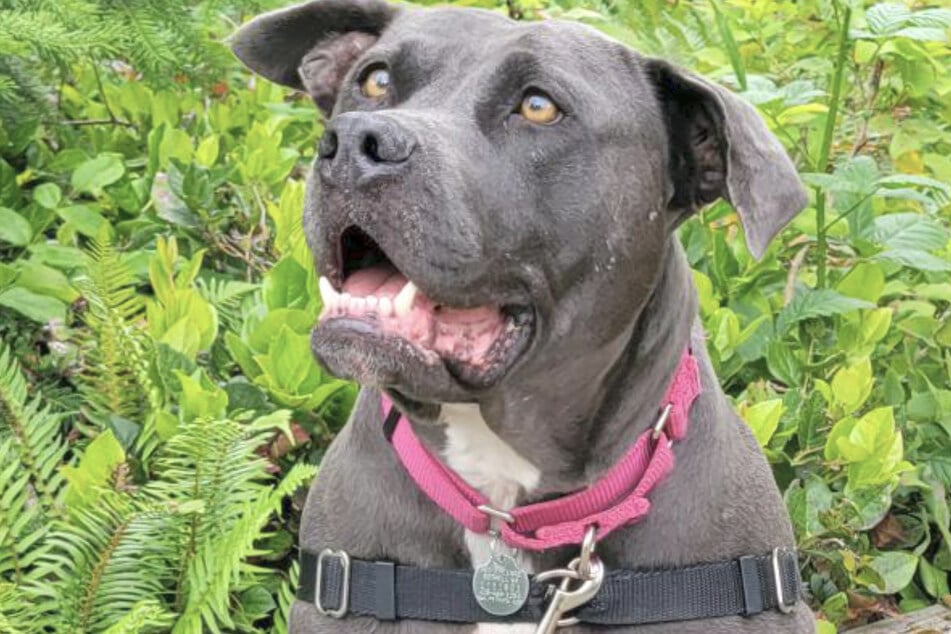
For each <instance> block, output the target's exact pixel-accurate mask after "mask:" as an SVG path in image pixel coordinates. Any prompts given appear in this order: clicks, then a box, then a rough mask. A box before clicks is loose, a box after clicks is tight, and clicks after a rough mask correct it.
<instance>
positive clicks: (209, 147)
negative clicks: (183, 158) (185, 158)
mask: <svg viewBox="0 0 951 634" xmlns="http://www.w3.org/2000/svg"><path fill="white" fill-rule="evenodd" d="M217 160H218V135H217V134H214V135H212V136H210V137H208V138H206V139H204V140H203V141H202V142H201V143H199V144H198V149H197V150H195V162H196V163H198V164H199V165H201V166H203V167H211V166H213V165H214V164H215V162H216V161H217Z"/></svg>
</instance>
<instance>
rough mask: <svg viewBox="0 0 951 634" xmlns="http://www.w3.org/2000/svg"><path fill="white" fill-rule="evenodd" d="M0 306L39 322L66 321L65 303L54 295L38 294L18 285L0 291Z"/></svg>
mask: <svg viewBox="0 0 951 634" xmlns="http://www.w3.org/2000/svg"><path fill="white" fill-rule="evenodd" d="M0 306H6V307H7V308H12V309H13V310H15V311H17V312H19V313H21V314H23V315H25V316H27V317H29V318H30V319H32V320H34V321H38V322H40V323H47V322H49V321H51V320H54V319H55V320H58V321H61V322H62V321H66V304H65V303H64V302H62V301H60V300H58V299H56V298H55V297H50V296H48V295H39V294H37V293H34V292H33V291H30V290H27V289H25V288H22V287H19V286H13V287H9V288H6V289H4V290H3V291H0Z"/></svg>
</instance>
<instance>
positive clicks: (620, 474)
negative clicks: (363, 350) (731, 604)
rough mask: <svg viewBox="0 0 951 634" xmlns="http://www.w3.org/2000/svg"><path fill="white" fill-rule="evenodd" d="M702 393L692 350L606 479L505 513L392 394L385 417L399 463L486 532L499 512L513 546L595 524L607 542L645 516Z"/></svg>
mask: <svg viewBox="0 0 951 634" xmlns="http://www.w3.org/2000/svg"><path fill="white" fill-rule="evenodd" d="M700 391H701V387H700V371H699V366H698V364H697V360H696V358H695V357H694V356H693V355H692V354H691V352H690V350H689V348H688V349H687V350H685V351H684V354H683V356H682V357H681V359H680V364H679V365H678V367H677V371H676V373H675V374H674V378H673V380H672V381H671V383H670V386H669V387H668V388H667V394H666V396H665V398H664V401H663V403H664V404H663V405H662V406H661V410H660V411H661V413H660V416H659V419H658V421H657V424H656V425H654V427H653V428H651V429H648V430H647V431H645V432H644V433H643V434H641V435H640V437H638V439H637V441H636V442H635V443H634V445H633V446H632V447H631V448H630V449H629V450H628V452H627V453H626V454H625V455H624V457H623V458H621V460H620V461H619V462H618V463H617V464H615V465H614V466H613V467H612V468H611V469H610V470H609V471H608V472H607V473H606V474H604V476H603V477H602V478H601V479H599V480H598V481H597V482H595V483H594V484H592V485H591V486H589V487H587V488H586V489H583V490H580V491H577V492H575V493H571V494H569V495H566V496H564V497H560V498H556V499H554V500H549V501H545V502H538V503H535V504H527V505H525V506H517V507H514V508H512V509H509V510H507V511H501V510H496V509H493V508H492V507H491V506H490V503H489V500H488V499H487V498H486V497H485V496H483V495H482V494H481V493H479V492H478V491H476V490H475V489H473V488H472V487H471V486H469V485H468V484H467V483H466V482H465V481H463V479H462V478H461V477H459V476H458V475H457V474H456V473H455V472H453V471H451V470H450V469H449V468H448V467H446V466H445V465H444V464H443V463H442V462H440V461H439V460H438V459H437V458H436V457H435V456H433V455H432V454H431V453H430V452H429V451H428V450H427V449H426V447H424V446H423V444H422V442H420V440H419V438H418V437H417V436H416V434H415V433H414V432H413V426H412V425H411V424H410V423H409V421H408V420H406V417H405V416H402V415H400V414H399V412H398V411H396V410H395V408H394V407H393V403H392V402H391V401H390V399H389V398H388V397H387V396H386V395H384V396H383V399H382V400H383V403H382V406H383V413H384V415H385V416H386V417H387V418H389V417H390V416H393V417H394V419H395V426H394V427H393V428H392V435H391V437H390V442H391V443H392V444H393V448H394V449H395V450H396V454H397V456H399V459H400V462H402V463H403V466H404V467H405V468H406V471H407V472H408V473H409V475H410V477H412V478H413V480H414V481H415V482H416V485H417V486H418V487H419V488H420V489H421V490H422V491H423V492H424V493H425V494H426V495H428V496H429V498H430V499H432V501H433V502H435V503H436V504H437V505H438V506H439V507H440V508H441V509H442V510H443V511H445V512H446V513H448V514H449V515H450V516H452V517H453V518H454V519H455V520H456V521H457V522H459V523H460V524H462V525H463V526H464V527H465V528H467V529H469V530H470V531H472V532H474V533H480V534H481V533H488V532H489V531H490V530H492V518H493V517H495V518H499V519H502V522H501V527H500V528H499V536H500V537H501V538H502V541H504V542H505V543H506V544H508V545H509V546H510V547H512V548H519V549H523V550H547V549H549V548H555V547H558V546H565V545H569V544H581V542H582V540H583V539H584V535H585V531H586V530H587V528H588V527H589V526H592V525H594V526H596V527H597V539H598V540H601V539H604V537H606V536H607V535H608V534H610V533H611V532H612V531H614V530H616V529H618V528H621V527H622V526H627V525H629V524H633V523H634V522H637V521H638V520H640V519H642V518H643V517H644V516H645V515H647V513H648V512H649V511H650V501H649V500H648V499H647V496H648V494H649V493H650V492H651V490H652V489H653V488H654V487H655V486H656V485H657V483H658V482H660V481H661V480H663V479H664V477H665V476H666V475H667V474H668V473H669V472H670V470H671V469H672V468H673V466H674V455H673V452H672V451H671V448H670V445H671V443H672V442H673V441H674V440H681V439H682V438H683V437H684V436H685V435H686V433H687V425H688V423H689V412H690V406H691V405H692V404H693V402H694V400H695V399H696V398H697V396H698V395H699V394H700ZM397 416H398V418H396V417H397ZM390 424H392V422H391V423H390ZM668 434H669V436H668Z"/></svg>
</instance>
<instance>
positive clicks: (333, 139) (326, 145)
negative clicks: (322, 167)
mask: <svg viewBox="0 0 951 634" xmlns="http://www.w3.org/2000/svg"><path fill="white" fill-rule="evenodd" d="M336 155H337V133H336V132H334V131H333V130H327V131H326V132H324V136H323V137H321V139H320V143H318V144H317V156H318V157H320V158H322V159H332V158H333V157H335V156H336Z"/></svg>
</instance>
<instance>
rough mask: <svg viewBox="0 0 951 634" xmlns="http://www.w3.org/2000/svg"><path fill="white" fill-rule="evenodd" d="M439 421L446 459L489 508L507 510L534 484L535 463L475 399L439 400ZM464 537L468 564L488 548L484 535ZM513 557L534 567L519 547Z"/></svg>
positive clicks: (496, 632) (484, 627) (487, 630)
mask: <svg viewBox="0 0 951 634" xmlns="http://www.w3.org/2000/svg"><path fill="white" fill-rule="evenodd" d="M439 422H441V423H443V424H445V425H446V446H445V448H444V449H443V451H442V457H443V460H445V462H446V465H447V466H448V467H449V468H450V469H452V470H453V471H455V472H456V473H457V474H458V475H459V476H460V477H461V478H462V479H463V480H465V481H466V482H467V483H469V485H471V486H473V487H475V488H476V489H478V490H479V491H480V492H481V493H482V494H483V495H485V496H486V497H487V498H488V499H489V501H490V502H491V504H492V506H493V507H494V508H497V509H499V510H508V509H510V508H511V507H513V506H515V502H516V498H517V497H518V494H519V492H520V491H524V492H525V493H531V492H532V491H533V490H534V489H535V488H536V487H537V486H538V482H539V479H540V477H541V473H540V472H539V470H538V468H537V467H535V465H533V464H532V463H531V462H529V461H528V460H526V459H525V458H524V457H522V456H521V455H520V454H519V453H518V452H516V451H515V450H514V449H512V447H511V446H509V445H508V444H507V443H506V442H505V441H503V440H502V439H501V438H499V437H498V436H497V435H496V434H495V433H494V432H493V431H492V430H491V429H489V426H488V425H487V424H486V422H485V419H483V418H482V413H481V412H480V411H479V406H478V405H476V404H470V403H446V404H443V405H442V407H441V409H440V414H439ZM497 521H498V520H493V522H497ZM465 542H466V549H467V550H468V551H469V559H470V561H471V562H472V567H473V568H476V567H478V566H480V565H482V564H484V563H485V562H486V561H488V559H489V557H490V556H491V554H492V538H491V537H490V536H489V535H480V534H477V533H473V532H472V531H469V530H467V531H466V532H465ZM501 548H506V546H504V545H501ZM516 559H517V560H518V562H519V565H520V566H521V567H522V569H523V570H524V571H525V572H527V573H532V572H535V571H534V570H532V565H531V560H530V559H529V558H528V557H525V556H524V553H521V552H518V553H517V554H516ZM534 628H535V626H534V625H531V624H519V625H512V624H505V623H503V624H498V623H494V624H493V623H480V624H479V625H478V626H477V629H476V634H523V633H524V634H531V632H533V631H534Z"/></svg>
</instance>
